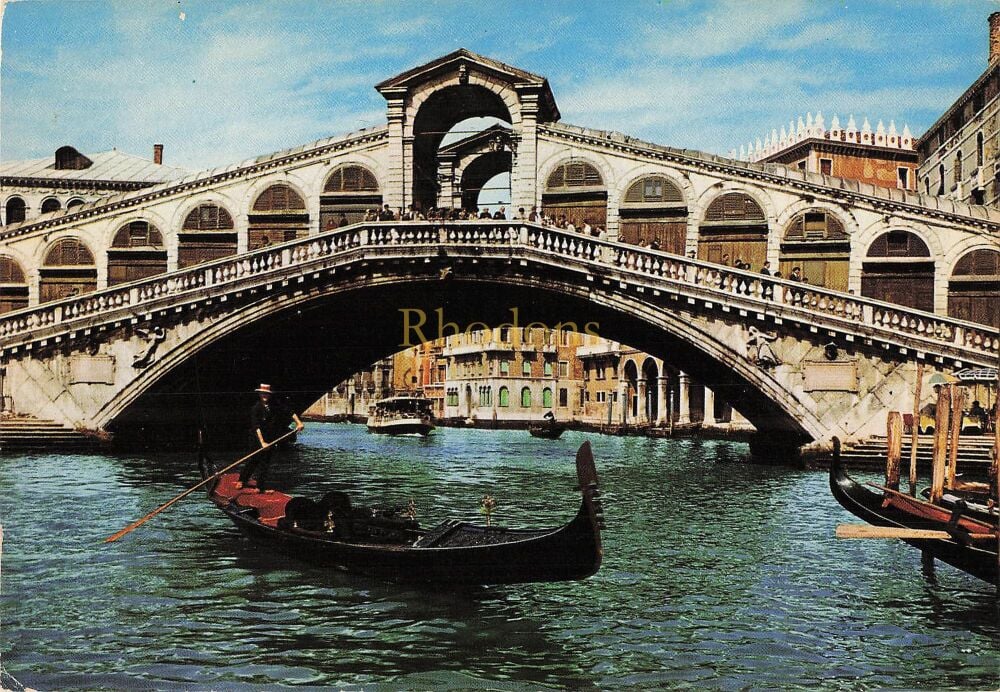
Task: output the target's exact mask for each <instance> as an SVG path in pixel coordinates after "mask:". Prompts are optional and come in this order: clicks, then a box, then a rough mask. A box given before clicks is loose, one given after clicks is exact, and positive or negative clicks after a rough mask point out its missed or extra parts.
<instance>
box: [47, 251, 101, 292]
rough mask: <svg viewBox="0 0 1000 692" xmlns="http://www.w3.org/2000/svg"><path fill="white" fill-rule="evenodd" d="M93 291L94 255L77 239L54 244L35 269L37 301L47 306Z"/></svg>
mask: <svg viewBox="0 0 1000 692" xmlns="http://www.w3.org/2000/svg"><path fill="white" fill-rule="evenodd" d="M96 288H97V267H96V266H95V264H94V253H93V252H91V251H90V248H88V247H87V245H86V244H85V243H84V242H83V241H81V240H79V239H77V238H63V239H62V240H57V241H56V242H55V243H54V244H53V245H52V247H50V248H49V249H48V251H47V252H46V253H45V260H44V261H43V262H42V267H41V268H40V269H39V285H38V300H39V302H40V303H47V302H48V301H50V300H59V299H60V298H67V297H69V296H76V295H80V294H82V293H89V292H91V291H93V290H95V289H96Z"/></svg>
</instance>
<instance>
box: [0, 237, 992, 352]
mask: <svg viewBox="0 0 1000 692" xmlns="http://www.w3.org/2000/svg"><path fill="white" fill-rule="evenodd" d="M406 246H413V247H421V246H422V247H427V246H435V247H438V248H454V249H463V248H464V249H468V250H470V251H471V252H472V253H473V254H477V253H479V252H480V251H481V249H482V248H489V247H502V246H504V247H507V248H509V249H510V250H511V251H513V250H515V249H519V250H520V251H522V252H524V251H533V252H539V253H542V254H543V255H548V256H553V255H554V256H558V257H563V258H566V259H568V260H571V261H573V262H578V263H580V262H582V263H584V264H586V265H590V267H589V268H596V269H601V268H603V269H613V270H617V271H619V272H621V273H622V274H625V275H631V276H634V277H641V278H644V279H651V280H653V282H654V285H656V284H661V285H664V284H665V285H669V286H671V287H673V288H674V289H676V290H678V291H686V292H687V293H688V294H689V295H692V291H691V289H697V295H698V297H703V298H704V297H706V296H708V297H709V298H712V299H714V300H715V301H716V302H721V300H723V299H724V300H731V301H741V302H742V304H745V305H746V306H747V308H748V309H760V310H762V311H765V312H766V311H767V310H768V309H771V310H772V311H773V310H775V309H780V310H781V311H782V313H783V314H784V313H787V312H788V311H794V312H797V313H800V314H801V317H802V319H803V321H810V320H809V317H810V315H811V316H814V317H815V316H822V317H828V318H835V319H836V320H837V321H838V323H839V325H840V327H839V328H841V329H842V328H843V323H844V322H847V323H852V324H854V325H856V327H857V331H863V330H864V329H867V332H868V333H870V332H871V331H872V330H873V329H874V330H879V331H881V332H887V333H889V334H908V335H912V336H914V337H918V338H921V339H925V340H928V341H931V342H934V343H938V344H942V345H947V346H950V347H957V348H959V349H964V350H968V351H978V352H989V353H995V352H996V351H997V350H998V347H1000V337H998V335H997V333H996V331H995V330H990V329H989V328H988V327H984V326H983V325H976V324H973V323H968V322H962V321H959V320H955V319H952V318H949V317H942V316H937V315H933V314H930V313H921V312H917V311H914V310H911V309H909V308H906V307H902V306H899V305H893V304H891V303H883V302H881V301H877V300H873V299H871V298H864V297H860V296H855V295H852V294H845V293H841V292H838V291H832V290H829V289H826V288H823V287H819V286H812V285H809V284H803V283H800V282H795V281H790V280H787V279H779V278H775V277H771V276H762V275H760V274H757V273H754V272H749V271H745V270H740V269H735V268H731V267H725V266H720V265H715V264H710V263H708V262H704V261H701V260H697V259H693V258H689V257H684V256H680V255H671V254H668V253H666V252H661V251H658V250H651V249H649V248H644V247H639V246H631V245H623V244H621V243H618V242H614V241H608V240H602V239H599V238H594V237H591V236H584V235H581V234H580V233H573V232H568V231H565V230H562V229H558V228H552V227H545V226H539V225H536V224H525V223H521V222H516V221H515V222H507V221H494V220H489V221H485V220H484V221H447V222H437V221H435V222H369V223H363V224H356V225H354V226H349V227H344V228H339V229H335V230H332V231H327V232H325V233H322V234H319V235H316V236H310V237H307V238H302V239H298V240H293V241H290V242H288V243H283V244H280V245H275V246H271V247H267V248H261V249H258V250H254V251H252V252H249V253H246V254H244V255H242V256H240V257H226V258H222V259H219V260H215V261H212V262H208V263H204V264H201V265H196V266H193V267H189V268H186V269H183V270H179V271H175V272H171V273H169V274H163V275H159V276H155V277H150V278H147V279H142V280H139V281H135V282H131V283H128V284H119V285H117V286H114V287H112V288H108V289H105V290H102V291H98V292H96V293H91V294H87V295H85V296H76V297H72V298H67V299H63V300H60V301H58V302H53V303H47V304H45V305H41V306H37V307H33V308H24V309H21V310H18V311H15V312H11V313H8V314H7V315H4V316H3V317H2V318H0V346H2V345H4V342H7V341H9V340H10V339H11V338H12V337H24V336H28V337H30V335H31V333H32V332H36V331H38V330H44V329H47V328H50V327H54V326H57V325H61V324H62V323H67V328H70V327H71V326H72V325H70V324H69V323H75V322H78V321H80V320H83V319H84V318H92V317H95V316H98V315H101V314H103V313H108V312H111V311H122V310H131V311H132V312H133V313H139V312H141V311H142V310H143V309H150V307H151V306H152V305H153V304H154V303H161V302H162V301H163V300H164V299H168V298H170V297H172V296H184V295H192V294H198V293H204V291H205V290H206V289H208V288H209V287H214V286H224V285H226V284H228V283H231V282H236V281H241V280H244V279H253V278H255V277H261V278H269V279H272V280H273V279H274V278H281V277H283V276H285V275H288V274H295V273H296V272H299V273H305V272H306V271H308V270H310V269H311V268H310V267H309V266H308V265H310V264H314V263H316V262H317V261H326V260H328V259H329V258H335V257H338V256H346V255H347V254H348V253H351V252H355V251H358V250H365V249H373V250H378V251H382V250H384V249H391V248H393V247H397V248H402V247H406ZM589 268H588V270H589ZM713 297H714V298H713ZM813 321H814V320H813Z"/></svg>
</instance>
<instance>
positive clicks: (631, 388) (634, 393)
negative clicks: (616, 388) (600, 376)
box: [621, 358, 639, 424]
mask: <svg viewBox="0 0 1000 692" xmlns="http://www.w3.org/2000/svg"><path fill="white" fill-rule="evenodd" d="M621 379H622V380H624V387H623V388H622V391H623V393H624V395H625V401H624V402H622V413H623V414H624V415H623V416H622V420H621V422H622V423H625V424H629V423H637V422H638V418H639V369H638V368H637V367H636V364H635V361H634V360H632V359H631V358H629V359H628V360H626V361H625V365H624V367H623V368H622V372H621Z"/></svg>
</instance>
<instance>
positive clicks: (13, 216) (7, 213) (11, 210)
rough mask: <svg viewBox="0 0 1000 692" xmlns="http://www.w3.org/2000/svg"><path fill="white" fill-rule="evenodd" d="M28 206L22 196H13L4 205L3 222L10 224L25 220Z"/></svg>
mask: <svg viewBox="0 0 1000 692" xmlns="http://www.w3.org/2000/svg"><path fill="white" fill-rule="evenodd" d="M26 208H27V207H26V205H25V204H24V200H23V199H21V198H20V197H11V198H10V199H8V200H7V204H5V205H4V217H3V222H4V223H5V224H9V223H19V222H21V221H24V215H25V210H26Z"/></svg>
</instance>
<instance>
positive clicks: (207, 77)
mask: <svg viewBox="0 0 1000 692" xmlns="http://www.w3.org/2000/svg"><path fill="white" fill-rule="evenodd" d="M0 2H3V0H0ZM998 10H1000V0H978V1H976V2H921V1H919V0H913V1H908V2H889V1H883V2H880V1H878V0H869V1H868V2H862V1H853V0H852V1H850V2H843V1H841V2H831V1H823V2H799V1H796V0H758V1H755V2H739V1H736V0H726V1H720V2H708V1H706V2H684V1H679V0H619V1H618V2H611V1H609V0H599V1H592V0H572V1H564V0H544V1H538V0H536V1H531V2H529V1H521V0H508V1H507V2H503V3H500V2H473V1H469V0H466V1H465V2H458V1H450V0H449V1H443V0H441V1H438V0H423V1H422V2H403V1H390V0H366V1H364V2H350V1H343V2H340V1H327V2H317V1H306V0H281V1H278V0H268V1H261V0H256V1H254V0H251V1H246V2H229V1H227V0H156V1H151V0H127V1H124V2H113V1H108V0H8V1H7V2H6V4H5V5H4V9H3V15H2V31H0V51H2V53H0V161H10V160H19V159H30V158H40V157H47V156H52V155H53V152H54V151H55V150H56V149H57V148H58V147H60V146H62V145H65V144H69V145H72V146H74V147H76V148H77V149H79V150H80V151H83V152H85V153H94V152H99V151H106V150H109V149H111V148H117V149H119V150H121V151H125V152H128V153H132V154H137V155H142V156H151V155H152V145H153V144H154V143H157V142H159V143H163V144H164V145H165V154H164V163H169V164H171V165H174V166H180V167H182V168H188V169H191V170H199V169H204V168H209V167H213V166H219V165H228V164H230V163H235V162H238V161H242V160H244V159H247V158H250V157H254V156H258V155H260V154H266V153H270V152H273V151H278V150H281V149H285V148H288V147H293V146H298V145H300V144H305V143H308V142H312V141H314V140H317V139H320V138H323V137H329V136H333V135H339V134H344V133H347V132H350V131H353V130H356V129H359V128H362V127H370V126H378V125H383V124H385V101H384V100H383V99H382V97H381V95H380V94H379V93H378V92H377V91H375V89H374V88H373V86H374V85H375V84H376V83H378V82H380V81H382V80H384V79H386V78H388V77H392V76H394V75H396V74H399V73H401V72H403V71H405V70H407V69H409V68H411V67H414V66H417V65H420V64H423V63H425V62H428V61H430V60H433V59H434V58H437V57H440V56H442V55H445V54H447V53H449V52H451V51H453V50H456V49H457V48H467V49H469V50H471V51H473V52H476V53H480V54H482V55H486V56H488V57H491V58H495V59H497V60H500V61H502V62H505V63H508V64H511V65H514V66H516V67H520V68H522V69H525V70H528V71H530V72H534V73H536V74H540V75H544V76H545V77H547V78H548V80H549V84H550V86H551V88H552V91H553V93H554V95H555V98H556V102H557V103H558V105H559V109H560V111H561V113H562V121H563V122H566V123H570V124H573V125H581V126H586V127H593V128H597V129H603V130H617V131H620V132H624V133H626V134H628V135H631V136H633V137H638V138H640V139H644V140H648V141H652V142H656V143H659V144H664V145H668V146H674V147H682V148H688V149H698V150H702V151H707V152H711V153H716V154H722V155H728V153H729V152H730V151H732V150H734V149H738V148H739V146H740V145H741V144H745V143H747V142H749V141H752V140H755V139H756V138H758V137H760V138H761V139H763V138H764V136H765V135H766V134H767V133H769V132H770V131H771V130H772V128H777V129H780V128H781V126H782V125H787V123H788V122H789V120H790V119H796V120H797V119H798V117H799V116H803V117H805V115H806V113H807V112H812V113H814V114H815V113H816V111H817V110H819V111H822V113H823V115H824V117H825V119H826V122H827V124H829V122H830V120H831V116H832V115H833V114H837V115H839V116H840V118H841V120H842V121H843V122H844V123H845V124H846V118H847V117H848V116H850V115H852V114H853V115H855V116H856V118H857V122H858V124H859V125H860V124H861V122H862V119H863V118H865V117H867V118H869V119H870V121H871V124H872V126H873V127H874V126H875V125H876V123H877V121H878V120H879V119H882V120H884V121H885V124H886V126H888V124H889V121H890V120H895V122H896V124H897V127H898V129H899V130H902V127H903V124H904V123H905V124H908V125H909V126H910V129H911V130H912V132H913V134H914V135H916V136H919V135H920V134H921V133H922V132H923V131H924V130H925V129H926V128H927V127H929V126H930V125H932V124H933V123H934V121H935V120H937V118H938V117H939V116H940V115H941V113H942V112H943V111H944V110H945V109H946V108H947V107H948V106H949V105H951V103H952V102H953V101H954V99H955V98H956V97H958V96H959V95H960V94H961V93H962V92H963V91H964V90H965V89H966V88H967V87H968V86H969V85H970V84H971V83H972V82H973V81H974V80H975V79H976V78H977V77H978V76H979V75H980V74H981V73H982V72H983V70H984V69H985V68H986V65H987V45H988V43H987V34H988V32H987V17H988V15H989V14H990V13H991V12H993V11H998Z"/></svg>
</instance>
